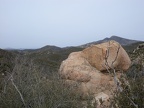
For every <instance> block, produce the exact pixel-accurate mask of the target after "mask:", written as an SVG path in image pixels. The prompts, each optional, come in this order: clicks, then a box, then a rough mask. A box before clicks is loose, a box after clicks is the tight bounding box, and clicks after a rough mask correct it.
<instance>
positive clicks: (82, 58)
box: [59, 41, 131, 95]
mask: <svg viewBox="0 0 144 108" xmlns="http://www.w3.org/2000/svg"><path fill="white" fill-rule="evenodd" d="M130 64H131V60H130V58H129V56H128V54H127V53H126V51H125V50H124V49H123V48H122V46H121V45H120V44H119V43H117V42H115V41H109V42H106V43H102V44H98V45H93V46H90V47H88V48H86V49H84V50H83V51H79V52H73V53H71V54H70V55H69V57H68V58H67V59H66V60H64V61H63V62H62V63H61V66H60V69H59V74H60V76H61V78H62V79H64V80H65V82H66V83H68V84H71V85H75V86H77V91H79V92H80V93H82V94H84V95H87V94H97V93H100V92H104V93H107V91H108V90H110V89H111V88H112V87H113V86H114V82H113V76H111V75H110V74H109V73H108V72H101V71H104V70H107V69H110V68H115V69H120V70H124V71H125V70H127V69H128V68H129V66H130Z"/></svg>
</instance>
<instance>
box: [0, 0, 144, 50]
mask: <svg viewBox="0 0 144 108" xmlns="http://www.w3.org/2000/svg"><path fill="white" fill-rule="evenodd" d="M112 35H117V36H121V37H124V38H129V39H137V40H144V0H0V48H40V47H43V46H45V45H56V46H59V47H65V46H76V45H81V44H85V43H88V42H92V41H97V40H100V39H103V38H105V37H110V36H112Z"/></svg>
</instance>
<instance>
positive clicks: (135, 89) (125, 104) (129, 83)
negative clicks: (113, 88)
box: [113, 64, 144, 108]
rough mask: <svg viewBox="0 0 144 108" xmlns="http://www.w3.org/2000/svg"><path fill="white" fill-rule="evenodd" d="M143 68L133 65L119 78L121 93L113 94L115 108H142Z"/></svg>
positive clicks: (143, 97)
mask: <svg viewBox="0 0 144 108" xmlns="http://www.w3.org/2000/svg"><path fill="white" fill-rule="evenodd" d="M143 73H144V67H143V66H142V65H141V64H133V65H132V66H131V68H130V69H129V71H128V72H127V75H123V76H121V78H120V81H121V87H122V89H123V91H122V92H116V93H115V94H114V100H113V104H114V106H115V108H144V76H143Z"/></svg>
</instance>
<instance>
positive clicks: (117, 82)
mask: <svg viewBox="0 0 144 108" xmlns="http://www.w3.org/2000/svg"><path fill="white" fill-rule="evenodd" d="M119 51H120V45H119V46H118V49H117V52H116V56H115V58H114V60H113V61H112V63H111V65H109V63H108V57H109V54H110V42H109V46H108V48H107V50H106V55H105V66H104V65H103V67H105V68H106V70H107V71H108V72H109V74H113V76H114V83H115V84H116V88H117V90H118V92H122V91H123V88H122V86H121V85H120V82H119V79H118V77H117V75H116V70H115V68H114V63H115V62H116V60H117V57H118V54H119ZM110 70H111V71H110ZM125 95H126V94H125ZM126 96H127V95H126ZM127 98H128V99H129V100H130V102H131V103H132V104H133V105H134V107H135V108H138V105H137V104H135V103H134V102H133V100H132V99H131V98H130V97H129V96H127Z"/></svg>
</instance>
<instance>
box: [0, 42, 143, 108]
mask: <svg viewBox="0 0 144 108" xmlns="http://www.w3.org/2000/svg"><path fill="white" fill-rule="evenodd" d="M139 44H140V43H136V44H133V45H130V46H127V47H125V49H126V50H127V49H128V51H129V55H130V57H131V59H132V66H131V68H130V69H129V70H128V71H127V72H126V74H125V76H124V77H123V76H122V77H121V79H120V80H121V81H122V87H123V92H118V93H116V94H115V95H114V99H113V100H112V103H111V104H112V105H113V106H114V108H117V106H118V107H119V108H136V107H135V106H138V108H143V107H144V103H143V102H144V98H143V96H144V86H143V82H144V48H140V49H138V50H136V51H135V52H134V53H133V49H135V48H136V47H137V46H138V45H139ZM48 47H49V46H48ZM131 48H132V49H131ZM130 49H131V50H130ZM81 50H82V48H77V47H67V48H56V49H55V50H52V49H51V50H49V48H48V49H47V47H44V48H42V49H38V50H27V51H26V50H25V51H11V52H8V51H4V50H0V63H1V65H0V66H1V68H0V69H1V72H6V71H8V74H5V73H4V76H3V78H2V80H1V83H0V84H1V85H0V88H1V89H0V108H82V107H83V106H87V107H88V108H95V107H96V106H92V104H91V103H90V101H91V97H89V98H87V99H83V98H82V97H81V94H76V95H75V93H76V91H75V86H66V85H65V83H64V82H63V80H61V79H60V78H59V75H58V69H59V66H60V63H61V62H62V61H63V60H65V59H66V58H67V57H68V55H69V54H70V53H71V52H75V51H81ZM123 79H127V81H128V82H129V86H128V85H127V83H125V82H124V80H123ZM132 102H133V103H134V104H133V103H132Z"/></svg>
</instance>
